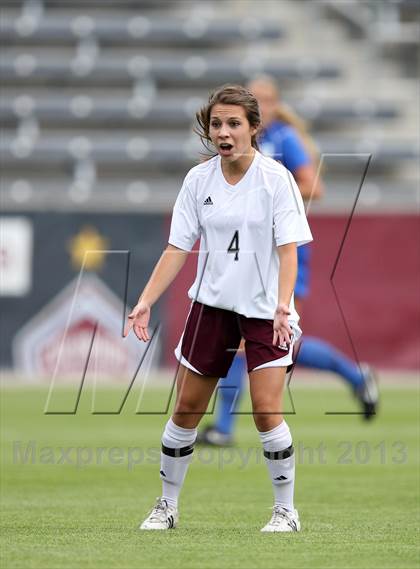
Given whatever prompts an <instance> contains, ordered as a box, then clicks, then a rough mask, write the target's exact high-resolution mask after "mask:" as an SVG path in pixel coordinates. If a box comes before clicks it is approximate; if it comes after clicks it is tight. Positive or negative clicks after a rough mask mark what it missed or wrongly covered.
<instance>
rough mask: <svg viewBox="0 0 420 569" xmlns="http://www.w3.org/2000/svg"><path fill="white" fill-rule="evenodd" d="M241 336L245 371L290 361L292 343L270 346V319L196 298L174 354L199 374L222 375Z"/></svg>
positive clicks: (271, 332) (271, 324) (286, 364)
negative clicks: (201, 301)
mask: <svg viewBox="0 0 420 569" xmlns="http://www.w3.org/2000/svg"><path fill="white" fill-rule="evenodd" d="M242 337H243V338H244V339H245V353H246V360H247V367H248V372H250V371H252V370H255V369H260V368H265V367H279V366H288V365H290V364H291V363H292V353H293V342H292V344H291V346H290V348H289V349H287V350H285V349H282V348H279V347H277V346H273V343H272V342H273V321H272V320H266V319H263V318H246V317H245V316H242V315H240V314H237V313H236V312H232V311H230V310H223V309H222V308H214V307H212V306H207V305H206V304H201V303H200V302H196V301H195V302H193V303H192V306H191V309H190V312H189V314H188V318H187V322H186V325H185V329H184V332H183V334H182V336H181V339H180V341H179V344H178V346H177V347H176V349H175V355H176V357H177V359H178V361H179V362H180V363H182V364H183V365H185V366H186V367H188V368H189V369H191V370H193V371H195V372H197V373H199V374H201V375H208V376H211V377H226V376H227V374H228V372H229V368H230V366H231V364H232V361H233V358H234V357H235V354H236V351H237V349H238V347H239V344H240V341H241V338H242Z"/></svg>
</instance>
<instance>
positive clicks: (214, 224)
mask: <svg viewBox="0 0 420 569" xmlns="http://www.w3.org/2000/svg"><path fill="white" fill-rule="evenodd" d="M197 121H198V125H199V128H198V133H199V135H200V137H201V140H202V141H203V142H204V143H205V144H207V145H211V146H212V147H214V149H215V150H216V151H217V154H216V155H215V156H213V158H211V159H209V160H207V161H206V162H204V163H202V164H200V165H198V166H195V167H194V168H192V169H191V170H190V171H189V172H188V174H187V176H186V178H185V180H184V184H183V186H182V189H181V191H180V193H179V195H178V198H177V200H176V203H175V206H174V210H173V216H172V223H171V230H170V236H169V244H168V247H167V248H166V249H165V251H164V252H163V254H162V256H161V258H160V260H159V262H158V263H157V265H156V267H155V269H154V271H153V273H152V276H151V277H150V280H149V281H148V283H147V285H146V287H145V289H144V290H143V292H142V294H141V296H140V298H139V301H138V303H137V305H136V306H135V308H134V309H133V311H132V312H131V314H130V315H129V316H128V327H127V330H126V333H128V331H129V330H130V328H133V329H134V332H135V333H136V335H137V337H138V338H139V339H140V340H143V341H148V340H149V339H150V338H149V333H148V323H149V318H150V309H151V306H152V305H153V304H154V303H155V302H156V301H157V299H158V298H159V297H160V295H161V294H162V293H163V292H164V291H165V290H166V288H167V287H168V286H169V285H170V283H171V282H172V281H173V279H174V278H175V276H176V275H177V274H178V272H179V270H180V269H181V267H182V266H183V264H184V262H185V260H186V258H187V255H188V253H189V251H191V249H192V247H193V245H194V243H195V241H196V240H197V238H198V237H200V251H199V257H198V265H197V276H196V279H195V281H194V283H193V285H192V287H191V288H190V290H189V292H188V295H189V297H190V298H191V299H192V304H191V308H190V312H189V314H188V317H187V321H186V325H185V329H184V332H183V334H182V336H181V339H180V341H179V344H178V346H177V348H176V350H175V354H176V357H177V358H178V360H179V362H180V365H179V369H178V374H177V398H176V403H175V409H174V413H173V415H172V417H171V418H170V419H169V421H168V422H167V424H166V426H165V429H164V432H163V436H162V452H161V469H160V476H161V479H162V485H163V489H162V496H161V498H159V500H158V502H157V504H156V506H155V507H154V508H153V509H152V511H151V513H150V515H149V516H148V517H147V518H146V520H145V521H144V522H143V523H142V524H141V526H140V529H144V530H165V529H168V528H172V527H175V526H176V524H177V522H178V497H179V493H180V490H181V487H182V484H183V481H184V478H185V475H186V472H187V469H188V465H189V463H190V462H191V459H192V453H193V450H194V442H195V440H196V437H197V426H198V424H199V422H200V419H201V417H202V416H203V414H204V413H205V411H206V408H207V405H208V403H209V400H210V398H211V396H212V393H213V391H214V389H215V387H216V384H217V382H218V380H219V378H220V377H225V376H226V375H227V373H228V371H229V368H230V365H231V363H232V360H233V358H234V355H235V352H236V350H237V348H238V346H239V343H240V341H241V337H243V338H244V339H245V352H246V358H247V367H248V372H249V379H250V392H251V400H252V408H253V416H254V421H255V425H256V427H257V429H258V431H259V435H260V438H261V442H262V445H263V448H264V456H265V460H266V463H267V467H268V471H269V474H270V477H271V481H272V485H273V490H274V508H273V515H272V517H271V519H270V521H269V522H268V524H267V525H266V526H264V527H263V528H262V530H261V531H264V532H291V531H299V529H300V522H299V516H298V512H297V510H296V509H295V508H294V504H293V493H294V477H295V465H294V454H293V453H294V450H293V445H292V437H291V434H290V430H289V427H288V426H287V424H286V422H285V420H284V419H283V417H282V414H281V409H282V400H283V387H284V379H285V374H286V368H287V366H288V365H290V364H291V362H292V351H293V344H294V341H295V340H296V339H297V338H298V337H299V336H300V334H301V331H300V329H299V326H298V321H299V316H298V314H297V312H296V310H295V308H294V302H293V289H294V286H295V280H296V273H297V246H299V245H302V244H304V243H307V242H309V241H311V240H312V236H311V232H310V229H309V226H308V223H307V220H306V216H305V211H304V207H303V201H302V197H301V194H300V192H299V189H298V187H297V185H296V182H295V181H294V179H293V177H292V175H291V174H290V172H288V170H286V168H285V167H284V166H282V165H281V164H279V163H277V162H275V161H274V160H273V159H271V158H267V157H264V156H263V155H262V154H260V152H259V151H258V144H257V133H258V129H259V127H260V123H261V120H260V114H259V108H258V103H257V100H256V99H255V97H254V96H253V95H252V94H251V93H250V92H249V91H248V90H247V89H246V88H244V87H241V86H237V85H225V86H223V87H221V88H220V89H218V90H216V91H215V92H214V93H213V94H212V95H211V96H210V98H209V101H208V104H207V105H206V106H204V107H203V108H202V109H201V110H200V112H199V113H197Z"/></svg>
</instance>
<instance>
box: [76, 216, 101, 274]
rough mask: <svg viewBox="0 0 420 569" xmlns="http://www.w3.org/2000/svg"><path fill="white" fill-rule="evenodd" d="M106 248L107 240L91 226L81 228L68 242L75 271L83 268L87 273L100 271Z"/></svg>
mask: <svg viewBox="0 0 420 569" xmlns="http://www.w3.org/2000/svg"><path fill="white" fill-rule="evenodd" d="M107 248H108V239H106V238H105V237H102V235H101V234H100V233H99V232H98V231H97V230H96V228H95V227H93V226H91V225H86V226H85V227H82V229H81V230H80V231H79V233H78V234H77V235H75V236H74V237H73V238H72V239H70V241H69V251H70V257H71V264H72V265H73V267H74V268H75V269H77V270H80V269H81V267H84V269H85V270H87V271H97V270H100V269H102V267H103V264H104V262H105V255H106V252H107Z"/></svg>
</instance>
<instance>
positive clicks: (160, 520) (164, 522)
mask: <svg viewBox="0 0 420 569" xmlns="http://www.w3.org/2000/svg"><path fill="white" fill-rule="evenodd" d="M178 519H179V516H178V510H177V509H176V508H174V507H173V506H169V505H168V503H167V502H166V500H164V499H163V498H157V502H156V506H155V507H154V508H153V510H152V511H151V512H150V514H149V515H148V516H147V518H146V519H145V520H144V522H143V523H142V524H141V526H140V527H139V529H146V530H166V529H172V528H175V527H176V525H177V523H178Z"/></svg>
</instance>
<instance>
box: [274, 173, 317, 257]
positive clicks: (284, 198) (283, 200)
mask: <svg viewBox="0 0 420 569" xmlns="http://www.w3.org/2000/svg"><path fill="white" fill-rule="evenodd" d="M287 178H288V179H287V181H286V180H284V179H282V180H281V181H280V182H279V184H278V185H277V187H276V189H275V192H274V203H273V206H274V209H273V218H274V219H273V223H274V239H275V243H276V246H277V247H278V246H279V245H286V244H287V243H297V245H298V247H299V246H300V245H304V244H305V243H309V242H310V241H312V234H311V230H310V229H309V224H308V221H307V219H306V215H305V208H304V205H303V200H302V195H301V193H300V191H299V188H298V186H297V184H296V182H295V180H294V178H293V176H292V174H291V173H290V172H288V176H287Z"/></svg>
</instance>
